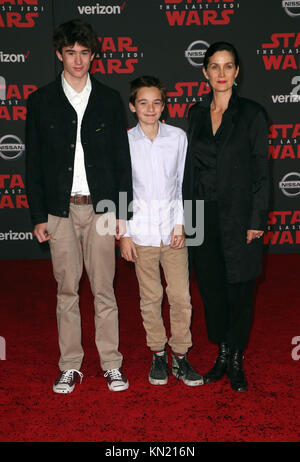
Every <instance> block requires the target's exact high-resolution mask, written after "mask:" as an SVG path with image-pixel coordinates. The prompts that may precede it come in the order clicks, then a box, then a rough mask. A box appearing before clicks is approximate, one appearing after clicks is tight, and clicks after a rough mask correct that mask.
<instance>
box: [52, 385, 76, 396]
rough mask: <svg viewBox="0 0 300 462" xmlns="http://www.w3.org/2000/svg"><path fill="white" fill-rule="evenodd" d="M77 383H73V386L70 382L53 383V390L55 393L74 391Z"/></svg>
mask: <svg viewBox="0 0 300 462" xmlns="http://www.w3.org/2000/svg"><path fill="white" fill-rule="evenodd" d="M74 388H75V385H72V386H71V387H70V386H69V385H68V384H64V385H53V391H54V393H64V394H66V393H72V391H73V390H74Z"/></svg>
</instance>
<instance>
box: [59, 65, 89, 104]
mask: <svg viewBox="0 0 300 462" xmlns="http://www.w3.org/2000/svg"><path fill="white" fill-rule="evenodd" d="M61 82H62V87H63V90H64V92H65V94H66V96H67V97H68V98H69V99H71V100H73V98H75V97H76V96H77V97H78V96H79V97H83V98H84V97H85V96H88V95H89V93H90V91H91V89H92V83H91V78H90V74H88V76H87V81H86V84H85V87H84V88H83V90H82V91H81V92H80V93H78V92H77V91H76V90H74V88H73V87H71V85H70V84H69V83H68V82H67V81H66V79H65V76H64V73H63V72H62V74H61Z"/></svg>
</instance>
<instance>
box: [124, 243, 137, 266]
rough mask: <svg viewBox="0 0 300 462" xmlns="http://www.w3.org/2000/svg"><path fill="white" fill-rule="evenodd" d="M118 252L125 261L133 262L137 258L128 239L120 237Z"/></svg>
mask: <svg viewBox="0 0 300 462" xmlns="http://www.w3.org/2000/svg"><path fill="white" fill-rule="evenodd" d="M120 250H121V255H122V257H123V258H124V259H125V260H127V261H132V262H133V263H134V262H135V260H136V258H137V257H138V256H137V252H136V248H135V245H134V242H133V241H132V240H131V238H130V237H122V239H121V241H120Z"/></svg>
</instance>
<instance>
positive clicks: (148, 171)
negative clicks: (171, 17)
mask: <svg viewBox="0 0 300 462" xmlns="http://www.w3.org/2000/svg"><path fill="white" fill-rule="evenodd" d="M165 100H166V91H165V88H164V86H163V84H162V83H161V82H160V81H159V80H158V79H157V78H155V77H151V76H143V77H140V78H138V79H135V80H134V81H133V82H132V83H131V94H130V99H129V101H130V103H129V107H130V110H131V111H132V112H133V113H134V114H135V115H136V116H137V119H138V124H137V126H136V127H134V128H132V129H131V130H129V132H128V137H129V146H130V155H131V164H132V178H133V198H134V205H133V220H132V221H129V222H127V226H128V228H127V232H126V234H124V236H123V237H122V238H121V243H120V244H121V255H122V257H123V258H124V259H126V260H127V261H131V262H135V269H136V274H137V278H138V282H139V288H140V297H141V303H140V307H141V314H142V318H143V324H144V327H145V330H146V337H147V345H148V347H149V348H150V349H151V350H152V352H153V359H152V367H151V370H150V374H149V382H150V383H151V384H153V385H164V384H166V383H167V382H168V375H169V373H168V356H167V351H166V349H165V345H166V343H167V337H166V329H165V327H164V323H163V319H162V315H161V302H162V297H163V288H162V285H161V278H160V264H161V266H162V268H163V270H164V275H165V278H166V282H167V289H166V292H167V295H168V300H169V304H170V325H171V338H170V339H169V342H168V343H169V346H170V347H171V349H172V352H173V354H172V373H173V375H175V376H176V377H177V378H178V379H181V380H182V381H183V382H184V383H185V384H186V385H190V386H197V385H202V384H203V378H202V377H201V375H199V374H198V373H197V372H196V371H195V370H193V368H192V367H191V365H190V364H189V363H188V361H187V357H186V354H187V351H188V349H189V348H190V347H191V345H192V341H191V332H190V322H191V313H192V307H191V303H190V293H189V274H188V257H187V249H186V247H185V236H184V226H183V206H182V194H181V187H182V178H183V171H184V163H185V156H186V147H187V139H186V135H185V133H184V131H183V130H181V129H180V128H176V127H172V126H170V125H166V124H162V123H161V122H160V121H159V119H160V118H161V115H162V112H163V110H164V106H165Z"/></svg>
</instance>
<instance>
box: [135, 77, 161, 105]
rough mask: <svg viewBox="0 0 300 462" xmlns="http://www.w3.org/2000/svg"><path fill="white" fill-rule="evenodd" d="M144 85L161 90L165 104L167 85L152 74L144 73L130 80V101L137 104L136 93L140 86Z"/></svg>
mask: <svg viewBox="0 0 300 462" xmlns="http://www.w3.org/2000/svg"><path fill="white" fill-rule="evenodd" d="M143 87H156V88H158V90H159V91H160V94H161V99H162V102H163V104H165V102H166V87H165V85H164V84H163V83H162V82H161V81H160V80H159V79H158V78H157V77H153V76H151V75H143V76H142V77H138V78H137V79H134V80H132V82H130V94H129V102H130V103H131V104H133V105H134V104H135V100H136V95H137V92H138V91H139V89H140V88H143Z"/></svg>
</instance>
